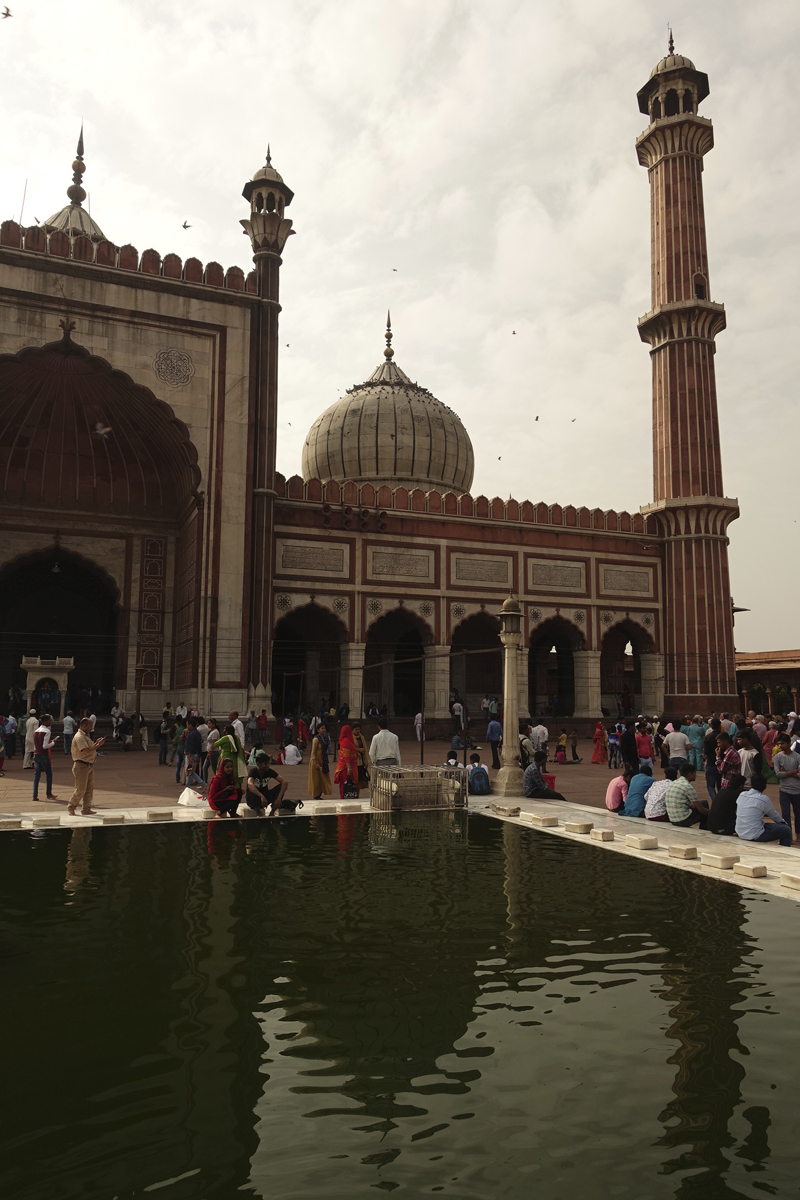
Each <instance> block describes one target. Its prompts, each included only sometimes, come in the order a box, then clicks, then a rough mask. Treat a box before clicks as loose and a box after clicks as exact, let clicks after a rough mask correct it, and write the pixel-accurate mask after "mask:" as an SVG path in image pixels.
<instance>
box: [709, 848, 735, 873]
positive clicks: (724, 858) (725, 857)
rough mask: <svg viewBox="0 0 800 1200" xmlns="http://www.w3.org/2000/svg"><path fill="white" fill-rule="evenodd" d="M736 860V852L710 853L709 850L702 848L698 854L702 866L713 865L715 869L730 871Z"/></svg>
mask: <svg viewBox="0 0 800 1200" xmlns="http://www.w3.org/2000/svg"><path fill="white" fill-rule="evenodd" d="M738 861H739V855H738V854H712V853H711V852H710V851H709V850H703V852H702V853H701V855H700V862H701V863H702V864H703V866H704V867H713V868H714V870H715V871H732V870H733V868H734V866H735V864H736V863H738Z"/></svg>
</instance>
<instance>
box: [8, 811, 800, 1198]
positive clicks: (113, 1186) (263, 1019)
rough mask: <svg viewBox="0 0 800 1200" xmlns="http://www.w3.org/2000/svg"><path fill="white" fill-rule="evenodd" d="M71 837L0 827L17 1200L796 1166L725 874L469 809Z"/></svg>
mask: <svg viewBox="0 0 800 1200" xmlns="http://www.w3.org/2000/svg"><path fill="white" fill-rule="evenodd" d="M75 833H79V834H80V835H81V836H80V837H76V836H75ZM75 833H72V834H66V833H53V834H48V837H47V838H46V839H45V840H44V841H43V842H39V843H38V844H37V845H36V847H35V853H32V851H31V844H30V842H29V840H27V839H24V838H23V837H20V838H17V836H16V835H11V836H10V837H9V838H7V839H6V840H4V842H3V843H2V845H3V850H4V853H5V866H6V870H5V872H4V873H3V874H2V876H0V887H1V888H2V904H0V922H1V923H2V943H1V944H2V953H3V956H4V963H3V966H4V994H5V998H6V999H7V1014H8V1020H9V1021H10V1027H11V1028H13V1029H15V1031H17V1032H18V1033H19V1035H20V1036H19V1038H18V1039H12V1042H11V1044H10V1045H9V1047H8V1050H7V1055H6V1058H7V1062H6V1077H7V1089H8V1090H9V1091H10V1092H11V1094H13V1095H14V1097H15V1103H14V1105H13V1106H12V1111H11V1113H10V1114H9V1116H8V1119H7V1121H6V1123H5V1126H4V1133H5V1135H6V1136H5V1139H4V1140H5V1155H4V1158H3V1159H2V1160H0V1187H2V1188H3V1191H4V1194H5V1195H10V1196H12V1197H14V1200H17V1198H18V1197H24V1198H28V1197H30V1200H39V1198H40V1197H41V1196H42V1195H43V1194H49V1192H50V1191H56V1192H59V1193H63V1194H68V1195H73V1194H75V1195H77V1194H80V1195H81V1196H82V1197H86V1198H88V1200H92V1198H93V1197H97V1200H101V1198H102V1200H107V1198H108V1197H109V1196H118V1197H119V1200H127V1198H128V1197H133V1196H134V1195H141V1193H142V1190H143V1189H145V1188H158V1189H159V1190H161V1188H162V1187H163V1189H164V1195H165V1196H168V1197H177V1198H178V1200H206V1198H207V1197H216V1196H221V1197H228V1196H234V1195H236V1194H237V1192H238V1191H240V1190H241V1191H244V1192H246V1193H247V1194H252V1195H257V1196H265V1197H267V1196H268V1197H269V1198H270V1200H276V1198H283V1197H286V1198H288V1197H305V1196H308V1195H311V1194H313V1195H315V1196H324V1197H325V1198H326V1200H328V1198H331V1200H338V1197H342V1198H347V1200H352V1198H353V1197H354V1196H358V1195H360V1194H362V1193H363V1194H364V1195H369V1194H372V1191H371V1190H372V1189H373V1188H378V1189H379V1190H384V1191H392V1190H398V1189H400V1190H402V1189H405V1190H406V1193H407V1194H408V1195H413V1196H417V1195H424V1194H427V1193H428V1192H438V1191H443V1192H444V1193H445V1194H446V1195H449V1196H455V1197H459V1198H463V1200H473V1198H475V1200H477V1198H478V1197H480V1198H481V1200H483V1198H484V1197H485V1196H486V1195H498V1196H503V1197H510V1198H512V1200H516V1198H517V1197H520V1200H521V1198H522V1197H524V1198H525V1200H529V1197H530V1196H531V1195H532V1194H535V1195H541V1196H544V1197H548V1198H549V1197H550V1196H553V1197H555V1196H559V1195H572V1194H579V1195H581V1197H590V1198H593V1197H595V1196H597V1197H598V1198H599V1197H600V1196H602V1197H603V1198H604V1200H605V1197H607V1196H609V1195H613V1196H621V1197H623V1198H627V1197H630V1198H631V1200H640V1197H642V1196H647V1197H648V1198H649V1197H650V1196H652V1197H656V1198H660V1197H665V1198H666V1197H672V1196H680V1197H692V1198H694V1197H697V1198H698V1200H699V1198H700V1197H703V1198H704V1200H705V1198H706V1197H711V1198H712V1200H716V1197H733V1196H751V1195H754V1194H755V1193H752V1191H751V1188H752V1187H753V1186H755V1187H756V1190H757V1191H767V1192H770V1193H772V1194H774V1193H776V1192H778V1191H779V1190H780V1188H781V1187H783V1186H784V1185H785V1186H787V1187H788V1186H789V1182H788V1181H789V1180H790V1179H793V1177H794V1176H793V1172H794V1167H793V1162H792V1158H793V1154H792V1152H791V1151H787V1144H788V1143H787V1140H786V1132H785V1131H786V1129H787V1122H788V1121H789V1120H790V1117H791V1113H792V1106H791V1103H790V1097H789V1096H788V1095H786V1094H785V1093H781V1098H782V1100H783V1102H784V1109H783V1111H781V1110H778V1111H772V1112H771V1111H770V1109H769V1107H768V1106H767V1103H765V1100H766V1097H765V1096H764V1095H763V1093H762V1092H761V1091H760V1090H759V1087H760V1086H761V1085H760V1083H759V1082H758V1081H759V1080H761V1079H763V1077H764V1075H765V1072H766V1074H767V1076H768V1077H772V1076H773V1075H774V1076H775V1077H777V1067H776V1065H775V1064H777V1063H780V1062H781V1061H782V1059H783V1058H784V1057H785V1053H784V1052H785V1043H786V1033H787V1030H791V1029H793V1028H794V1027H795V1025H796V1014H795V1012H794V1009H792V1008H791V1004H790V1005H789V1009H788V1010H786V1007H785V1006H784V1008H785V1011H784V1013H783V1020H782V1021H780V1022H779V1021H777V1020H774V1019H771V1018H772V1015H773V1014H774V1012H775V1011H776V1010H775V1008H774V1007H773V1008H772V1009H768V1006H767V1005H765V1004H764V1003H763V1002H762V1001H760V1000H759V1001H753V1000H752V999H751V997H753V995H754V989H755V990H756V991H758V993H759V994H760V993H761V992H762V991H763V984H762V983H761V982H760V975H759V972H760V970H761V959H760V958H759V959H758V960H756V959H755V958H754V950H755V949H756V944H755V942H754V940H753V937H752V933H751V932H749V931H748V930H749V928H750V927H751V926H752V912H751V902H750V901H749V900H748V898H747V896H746V894H745V893H742V892H741V891H739V890H738V889H736V888H733V887H730V886H725V885H722V884H715V883H712V882H709V881H704V880H702V879H700V880H698V879H696V878H695V877H693V876H691V875H689V874H686V873H683V872H677V871H670V870H667V869H664V868H656V867H652V866H649V865H647V864H642V863H639V862H637V861H634V860H629V859H624V858H621V857H618V856H615V855H609V854H607V853H604V852H603V851H600V850H591V849H590V848H588V847H574V846H572V845H570V844H567V843H564V842H561V841H559V840H558V839H554V838H550V837H547V836H546V835H542V834H538V833H536V832H535V831H533V830H521V829H519V828H516V827H513V826H508V825H505V826H502V825H498V824H496V823H494V822H490V821H487V820H482V819H475V818H472V819H468V818H467V817H466V814H463V813H457V814H443V813H435V814H434V813H430V814H428V813H421V814H417V813H408V814H402V815H392V814H386V819H383V820H381V819H379V820H378V821H375V820H374V819H373V820H370V819H368V818H363V817H355V818H351V817H348V818H342V817H338V818H336V817H332V818H321V819H319V820H315V821H310V822H309V821H296V820H285V821H284V820H278V821H271V822H259V823H248V825H247V826H246V827H244V826H243V827H242V828H239V826H238V825H236V824H234V823H230V824H228V823H224V822H214V823H210V824H209V826H208V827H207V828H205V827H188V826H181V827H177V828H173V829H169V828H161V829H152V830H151V829H140V830H92V831H89V830H86V829H84V830H79V831H75ZM86 835H90V836H86ZM34 883H35V886H33V884H34ZM762 907H766V906H764V905H763V903H762ZM748 920H750V922H751V925H750V926H748ZM782 938H783V941H784V943H785V944H786V945H787V954H788V953H791V952H792V948H793V943H791V938H789V939H788V940H787V939H786V937H785V936H784V934H783V933H782ZM792 1003H794V1004H795V1005H796V1000H794V999H793V1000H792ZM762 1010H763V1011H762ZM754 1022H755V1023H756V1025H754ZM743 1023H748V1024H747V1028H748V1029H750V1034H749V1036H748V1037H745V1036H744V1035H743V1034H742V1032H741V1029H742V1026H743ZM45 1026H46V1028H47V1038H46V1039H44V1040H43V1039H42V1038H41V1036H40V1032H41V1030H42V1028H44V1027H45ZM754 1029H756V1030H757V1032H756V1034H755V1035H754V1033H753V1030H754ZM54 1047H55V1048H56V1050H55V1052H54ZM754 1047H755V1048H754ZM748 1049H750V1055H749V1057H748ZM754 1068H757V1070H756V1071H755V1073H754ZM43 1078H46V1079H47V1088H48V1105H47V1112H45V1111H44V1110H43V1108H42V1103H41V1080H42V1079H43ZM782 1078H783V1077H782V1076H781V1079H782ZM769 1095H770V1093H769V1092H767V1097H768V1096H769ZM787 1106H788V1107H787ZM52 1113H57V1114H58V1121H56V1122H54V1121H53V1119H52V1116H51V1115H50V1114H52ZM781 1120H783V1122H784V1124H783V1126H782V1128H783V1130H784V1134H783V1139H782V1138H781V1135H780V1132H779V1131H778V1130H776V1126H777V1125H780V1122H781ZM771 1122H775V1125H772V1124H771ZM788 1128H789V1129H790V1130H791V1126H790V1124H789V1125H788ZM792 1145H793V1143H792ZM792 1186H794V1184H792ZM367 1189H370V1190H369V1191H367Z"/></svg>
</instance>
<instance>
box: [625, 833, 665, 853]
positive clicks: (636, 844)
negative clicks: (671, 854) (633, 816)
mask: <svg viewBox="0 0 800 1200" xmlns="http://www.w3.org/2000/svg"><path fill="white" fill-rule="evenodd" d="M625 845H626V846H630V847H631V849H632V850H657V849H658V838H654V837H650V836H649V835H648V834H642V833H629V834H627V835H626V837H625Z"/></svg>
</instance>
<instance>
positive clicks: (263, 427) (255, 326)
mask: <svg viewBox="0 0 800 1200" xmlns="http://www.w3.org/2000/svg"><path fill="white" fill-rule="evenodd" d="M242 195H243V196H244V197H245V199H246V200H249V201H250V210H251V211H250V219H249V220H247V221H242V222H241V224H242V225H243V226H244V229H245V231H246V232H247V234H248V235H249V237H250V241H251V243H252V246H253V260H254V262H255V266H256V282H257V289H258V300H255V298H254V310H253V315H252V324H251V353H250V361H251V379H252V384H251V395H250V420H251V427H250V431H249V443H250V454H251V472H252V500H251V505H250V513H249V523H250V538H249V545H250V561H249V566H250V594H249V597H246V598H245V602H246V603H247V602H248V601H249V613H250V619H249V629H248V634H249V637H248V645H247V671H248V706H249V707H253V708H255V709H256V710H257V711H260V710H261V709H262V708H265V709H266V710H267V715H268V716H270V717H271V716H272V703H271V700H272V696H271V693H272V687H271V682H270V679H271V657H272V580H273V576H274V562H273V558H274V542H275V539H274V525H275V495H276V493H275V452H276V437H277V421H278V314H279V313H280V311H281V306H280V304H279V302H278V295H279V282H280V267H281V261H282V260H281V253H282V251H283V248H284V246H285V245H286V241H287V239H288V237H289V235H290V234H291V233H292V222H291V221H289V220H287V219H285V218H284V215H283V214H284V209H285V208H286V206H287V205H289V204H291V202H292V197H293V195H294V193H293V192H292V191H291V190H290V189H289V188H288V187H287V186H286V184H285V183H284V182H283V180H282V179H281V177H280V175H279V174H278V172H277V171H276V170H275V169H274V167H273V166H272V163H271V159H270V155H269V151H267V162H266V165H265V166H263V167H261V169H260V170H259V171H257V172H256V174H255V175H254V176H253V178H252V179H251V180H249V181H248V183H246V184H245V187H244V191H243V193H242Z"/></svg>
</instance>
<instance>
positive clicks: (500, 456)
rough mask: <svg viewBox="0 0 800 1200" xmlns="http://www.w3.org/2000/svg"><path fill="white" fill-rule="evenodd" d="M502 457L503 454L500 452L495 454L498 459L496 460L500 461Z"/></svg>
mask: <svg viewBox="0 0 800 1200" xmlns="http://www.w3.org/2000/svg"><path fill="white" fill-rule="evenodd" d="M502 457H503V456H502V454H498V456H497V461H498V462H500V459H501V458H502Z"/></svg>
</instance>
